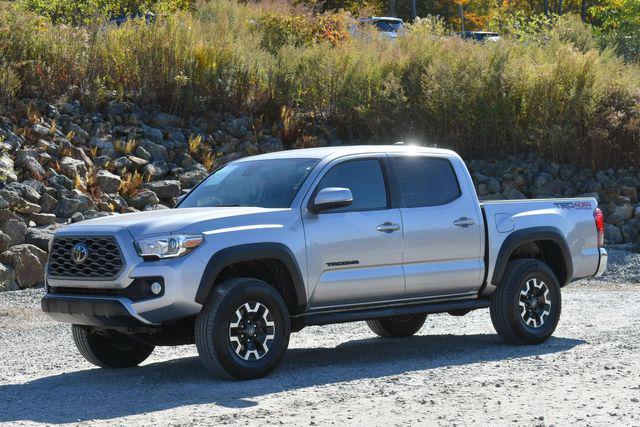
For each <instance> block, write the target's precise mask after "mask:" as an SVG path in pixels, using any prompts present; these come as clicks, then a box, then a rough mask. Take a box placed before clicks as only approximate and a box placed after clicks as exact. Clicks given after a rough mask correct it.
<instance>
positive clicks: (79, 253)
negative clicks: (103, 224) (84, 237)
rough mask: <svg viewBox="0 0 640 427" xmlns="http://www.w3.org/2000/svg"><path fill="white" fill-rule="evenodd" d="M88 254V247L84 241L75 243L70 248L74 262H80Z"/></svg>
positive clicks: (83, 260)
mask: <svg viewBox="0 0 640 427" xmlns="http://www.w3.org/2000/svg"><path fill="white" fill-rule="evenodd" d="M88 256H89V248H88V247H87V245H85V244H84V243H76V244H75V245H74V246H73V249H72V250H71V260H73V262H75V263H76V264H82V263H83V262H85V261H86V260H87V257H88Z"/></svg>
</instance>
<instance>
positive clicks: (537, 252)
mask: <svg viewBox="0 0 640 427" xmlns="http://www.w3.org/2000/svg"><path fill="white" fill-rule="evenodd" d="M517 258H536V259H540V260H541V261H543V262H545V263H546V264H547V265H548V266H549V267H550V268H551V269H552V270H553V272H554V273H555V275H556V277H557V279H558V282H559V283H560V286H564V285H566V284H567V283H569V282H570V281H571V278H572V277H573V261H572V258H571V251H570V250H569V246H568V245H567V242H566V240H565V238H564V236H563V235H562V232H561V231H560V230H559V229H557V228H556V227H531V228H527V229H524V230H518V231H515V232H513V233H511V234H510V235H509V236H508V237H507V238H506V239H505V240H504V242H503V243H502V246H501V247H500V250H499V252H498V257H497V258H496V265H495V269H494V272H493V276H492V277H491V284H493V285H495V286H498V285H499V284H500V283H501V282H502V279H503V277H504V273H505V270H506V268H507V264H508V263H509V261H511V260H512V259H517Z"/></svg>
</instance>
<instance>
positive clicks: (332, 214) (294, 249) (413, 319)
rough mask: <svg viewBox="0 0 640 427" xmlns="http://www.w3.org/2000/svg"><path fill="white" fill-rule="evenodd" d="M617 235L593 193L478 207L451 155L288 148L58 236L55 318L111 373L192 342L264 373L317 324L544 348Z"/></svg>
mask: <svg viewBox="0 0 640 427" xmlns="http://www.w3.org/2000/svg"><path fill="white" fill-rule="evenodd" d="M603 241H604V222H603V217H602V213H601V212H600V210H599V209H598V208H597V202H596V199H594V198H591V197H585V198H575V199H545V200H519V201H491V202H482V203H481V202H479V201H478V197H477V195H476V191H475V189H474V185H473V181H472V178H471V176H470V174H469V172H468V170H467V168H466V166H465V164H464V162H463V160H462V159H461V158H460V157H459V156H458V155H457V154H456V153H454V152H452V151H448V150H441V149H433V148H421V147H411V146H402V145H390V146H350V147H328V148H312V149H304V150H292V151H283V152H277V153H269V154H263V155H258V156H254V157H247V158H243V159H240V160H236V161H234V162H231V163H229V164H227V165H225V166H223V167H221V168H219V169H217V170H216V171H214V172H213V173H212V174H211V175H209V176H208V177H207V178H206V179H205V180H204V181H202V182H201V183H200V184H199V185H197V186H196V187H195V188H193V189H192V190H191V191H190V192H189V193H188V194H187V195H186V196H185V197H183V198H182V200H180V202H179V203H178V204H177V206H176V207H175V208H174V209H169V210H154V211H147V212H137V213H130V214H125V215H115V216H110V217H104V218H98V219H93V220H89V221H82V222H79V223H76V224H72V225H69V226H67V227H66V228H64V229H61V230H59V231H58V232H57V233H56V234H55V237H54V239H53V241H52V243H51V248H50V255H49V261H48V265H47V269H46V273H45V280H46V291H45V295H44V298H43V299H42V309H43V311H44V312H46V313H47V314H48V315H49V316H51V317H52V318H53V319H56V320H59V321H62V322H67V323H70V324H72V333H73V338H74V341H75V344H76V346H77V348H78V350H79V351H80V353H81V354H82V355H83V356H84V357H85V358H86V359H87V360H88V361H89V362H91V363H93V364H95V365H97V366H100V367H107V368H123V367H130V366H135V365H138V364H139V363H141V362H143V361H144V360H145V359H146V358H147V357H148V356H149V355H150V354H151V352H152V351H153V349H154V347H155V346H162V345H182V344H193V343H195V345H196V347H197V350H198V353H199V355H200V358H201V360H202V363H203V364H204V366H205V367H206V368H207V369H208V370H209V371H211V372H212V373H214V374H216V375H219V376H222V377H226V378H232V379H251V378H259V377H263V376H265V375H267V374H269V373H270V372H272V371H273V370H274V369H275V368H276V367H277V366H278V364H279V363H280V361H281V360H282V357H283V355H284V353H285V351H286V349H287V346H288V344H289V335H290V333H291V332H296V331H299V330H301V329H302V328H304V327H305V326H309V325H325V324H331V323H339V322H352V321H366V323H367V325H368V326H369V327H370V328H371V330H372V331H373V332H374V333H375V334H377V335H379V336H380V337H384V338H394V337H408V336H411V335H413V334H415V333H416V332H417V331H418V330H420V328H421V326H422V325H423V323H424V322H425V318H426V316H427V315H428V314H430V313H449V314H451V315H454V316H460V315H464V314H466V313H468V312H470V311H471V310H476V309H483V308H489V310H490V313H491V320H492V323H493V325H494V327H495V329H496V331H497V333H498V334H499V335H500V336H501V337H502V338H503V339H504V340H505V341H506V342H507V343H510V344H523V345H524V344H539V343H541V342H543V341H545V340H546V339H547V338H549V336H551V334H552V333H553V331H554V330H555V328H556V325H557V324H558V320H559V318H560V309H561V304H562V303H561V289H562V288H563V287H564V286H566V285H568V284H569V283H570V282H572V281H574V280H577V279H580V278H585V277H592V276H599V275H601V274H602V273H603V271H604V270H605V268H606V265H607V252H606V250H605V249H604V248H603Z"/></svg>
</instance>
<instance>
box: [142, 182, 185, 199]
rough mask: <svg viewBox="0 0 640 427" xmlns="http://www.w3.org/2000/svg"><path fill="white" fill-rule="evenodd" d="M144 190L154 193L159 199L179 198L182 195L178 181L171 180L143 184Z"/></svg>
mask: <svg viewBox="0 0 640 427" xmlns="http://www.w3.org/2000/svg"><path fill="white" fill-rule="evenodd" d="M144 188H147V189H149V190H151V191H153V192H154V193H156V195H157V196H158V197H159V198H160V199H173V198H175V197H179V196H180V194H181V193H182V189H181V187H180V181H176V180H172V179H165V180H162V181H152V182H148V183H146V184H144Z"/></svg>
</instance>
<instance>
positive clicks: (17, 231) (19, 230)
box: [0, 209, 27, 246]
mask: <svg viewBox="0 0 640 427" xmlns="http://www.w3.org/2000/svg"><path fill="white" fill-rule="evenodd" d="M0 231H1V232H2V233H4V234H6V235H7V236H9V239H10V240H9V246H14V245H19V244H20V243H23V242H24V236H25V234H26V233H27V225H26V224H25V223H24V221H23V220H22V218H20V217H19V216H18V215H15V214H14V213H12V212H9V211H8V210H6V209H2V210H0Z"/></svg>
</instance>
